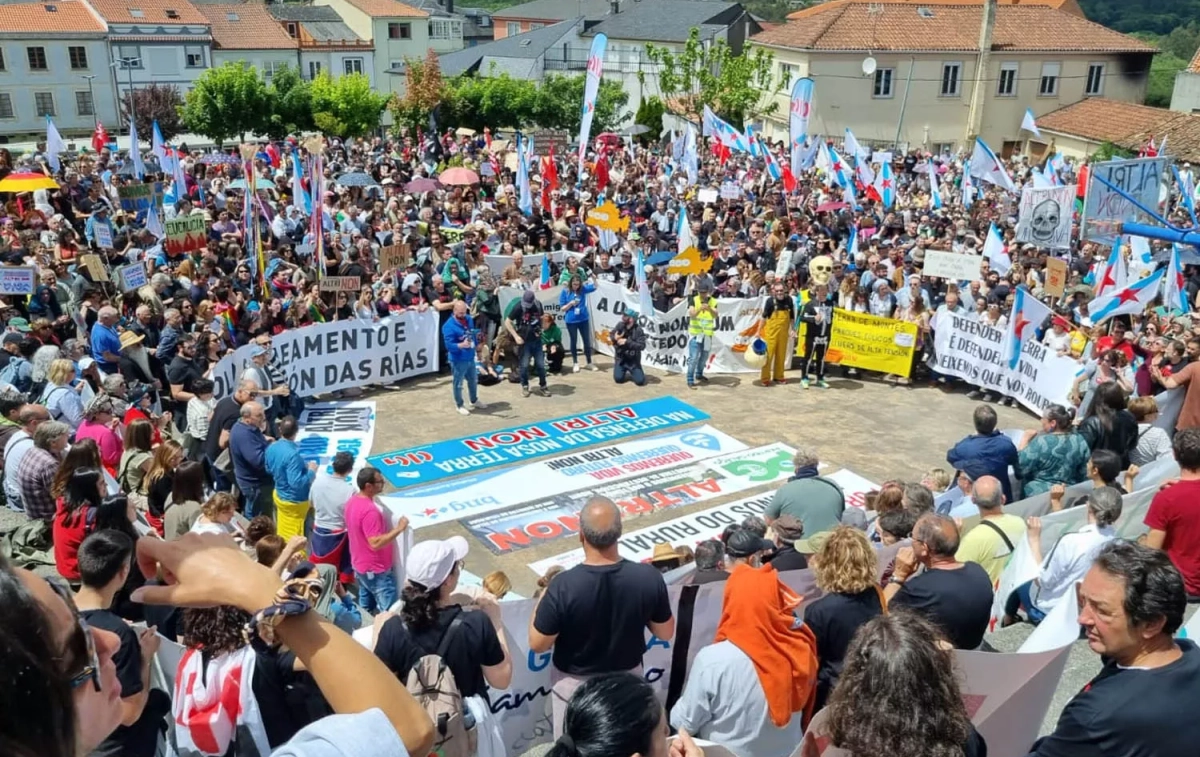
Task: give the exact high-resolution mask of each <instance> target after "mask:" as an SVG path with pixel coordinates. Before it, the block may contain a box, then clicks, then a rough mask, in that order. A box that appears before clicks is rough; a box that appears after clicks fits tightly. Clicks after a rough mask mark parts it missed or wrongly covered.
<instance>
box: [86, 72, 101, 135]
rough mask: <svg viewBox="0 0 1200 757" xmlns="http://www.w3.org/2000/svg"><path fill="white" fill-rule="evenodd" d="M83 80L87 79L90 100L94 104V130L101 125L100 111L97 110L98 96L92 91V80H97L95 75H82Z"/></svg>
mask: <svg viewBox="0 0 1200 757" xmlns="http://www.w3.org/2000/svg"><path fill="white" fill-rule="evenodd" d="M82 76H83V78H85V79H87V83H88V100H90V101H91V103H92V128H93V129H95V128H96V127H98V126H99V125H100V116H99V115H98V113H99V111H97V110H96V95H95V93H94V92H93V91H92V79H95V78H96V75H95V74H82Z"/></svg>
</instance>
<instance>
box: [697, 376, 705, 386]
mask: <svg viewBox="0 0 1200 757" xmlns="http://www.w3.org/2000/svg"><path fill="white" fill-rule="evenodd" d="M696 380H697V381H699V382H700V383H701V384H707V383H708V376H700V377H698V378H697V379H696Z"/></svg>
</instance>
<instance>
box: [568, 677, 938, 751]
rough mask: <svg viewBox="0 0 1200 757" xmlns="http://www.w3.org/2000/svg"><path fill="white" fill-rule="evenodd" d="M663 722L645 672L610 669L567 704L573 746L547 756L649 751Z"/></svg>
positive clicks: (658, 736)
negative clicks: (611, 671) (609, 671)
mask: <svg viewBox="0 0 1200 757" xmlns="http://www.w3.org/2000/svg"><path fill="white" fill-rule="evenodd" d="M661 722H662V706H661V705H660V704H659V703H658V698H657V697H656V696H655V695H654V688H653V687H652V686H651V685H650V684H648V683H646V680H645V679H644V678H642V677H641V676H638V675H634V674H632V673H605V674H604V675H599V676H596V677H595V678H589V679H588V680H586V681H584V683H583V685H582V686H580V687H579V688H578V689H576V690H575V695H574V696H572V697H571V701H570V703H569V704H568V705H567V714H566V716H565V717H564V718H563V734H565V735H567V736H570V738H571V741H572V742H574V748H571V747H570V745H569V744H564V743H563V741H562V740H560V741H557V742H555V744H554V746H552V747H550V751H549V752H547V754H546V757H629V756H630V755H632V754H641V755H647V754H650V753H651V751H652V747H651V744H653V743H654V740H655V739H662V738H665V736H664V731H663V730H662V729H661V728H660V723H661ZM912 754H915V752H913V753H912Z"/></svg>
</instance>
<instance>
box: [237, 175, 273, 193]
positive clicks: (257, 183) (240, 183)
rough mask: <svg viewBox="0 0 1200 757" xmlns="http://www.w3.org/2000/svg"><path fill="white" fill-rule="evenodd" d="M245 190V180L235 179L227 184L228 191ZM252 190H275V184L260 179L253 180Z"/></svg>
mask: <svg viewBox="0 0 1200 757" xmlns="http://www.w3.org/2000/svg"><path fill="white" fill-rule="evenodd" d="M245 188H246V180H245V179H236V180H234V181H231V182H229V189H243V190H244V189H245ZM254 188H255V189H256V190H258V189H275V182H272V181H267V180H266V179H262V178H259V179H255V180H254Z"/></svg>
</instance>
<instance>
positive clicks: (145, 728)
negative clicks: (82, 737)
mask: <svg viewBox="0 0 1200 757" xmlns="http://www.w3.org/2000/svg"><path fill="white" fill-rule="evenodd" d="M80 615H81V616H83V619H84V620H86V621H87V623H88V625H89V626H91V627H92V628H99V629H102V630H104V631H110V632H112V633H114V634H116V635H117V637H118V638H119V639H120V640H121V646H120V648H119V649H118V650H117V653H116V654H114V655H113V664H114V665H116V668H117V680H118V681H120V682H121V698H122V699H128V698H129V697H132V696H134V695H136V694H140V693H141V692H142V647H141V644H139V643H138V636H137V632H136V631H134V630H133V628H132V627H131V626H130V625H129V624H128V623H126V622H125V621H124V620H122V619H121V618H120V617H118V616H117V615H115V614H114V613H112V612H110V611H109V610H84V611H82V612H81V613H80ZM164 700H165V702H166V708H165V709H164V707H163V702H164ZM169 709H170V698H169V697H161V696H155V697H153V698H152V699H151V700H147V702H146V707H145V709H143V710H142V714H141V717H139V718H138V719H137V722H135V723H134V724H133V725H122V726H117V730H115V731H113V732H112V733H111V734H109V736H108V738H106V739H105V740H104V741H102V742H101V743H100V746H98V747H96V749H95V750H93V751H92V753H91V757H153V755H154V750H155V747H156V746H157V745H158V733H159V730H160V726H161V724H162V722H163V716H164V715H165V714H166V712H167V711H168V710H169Z"/></svg>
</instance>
